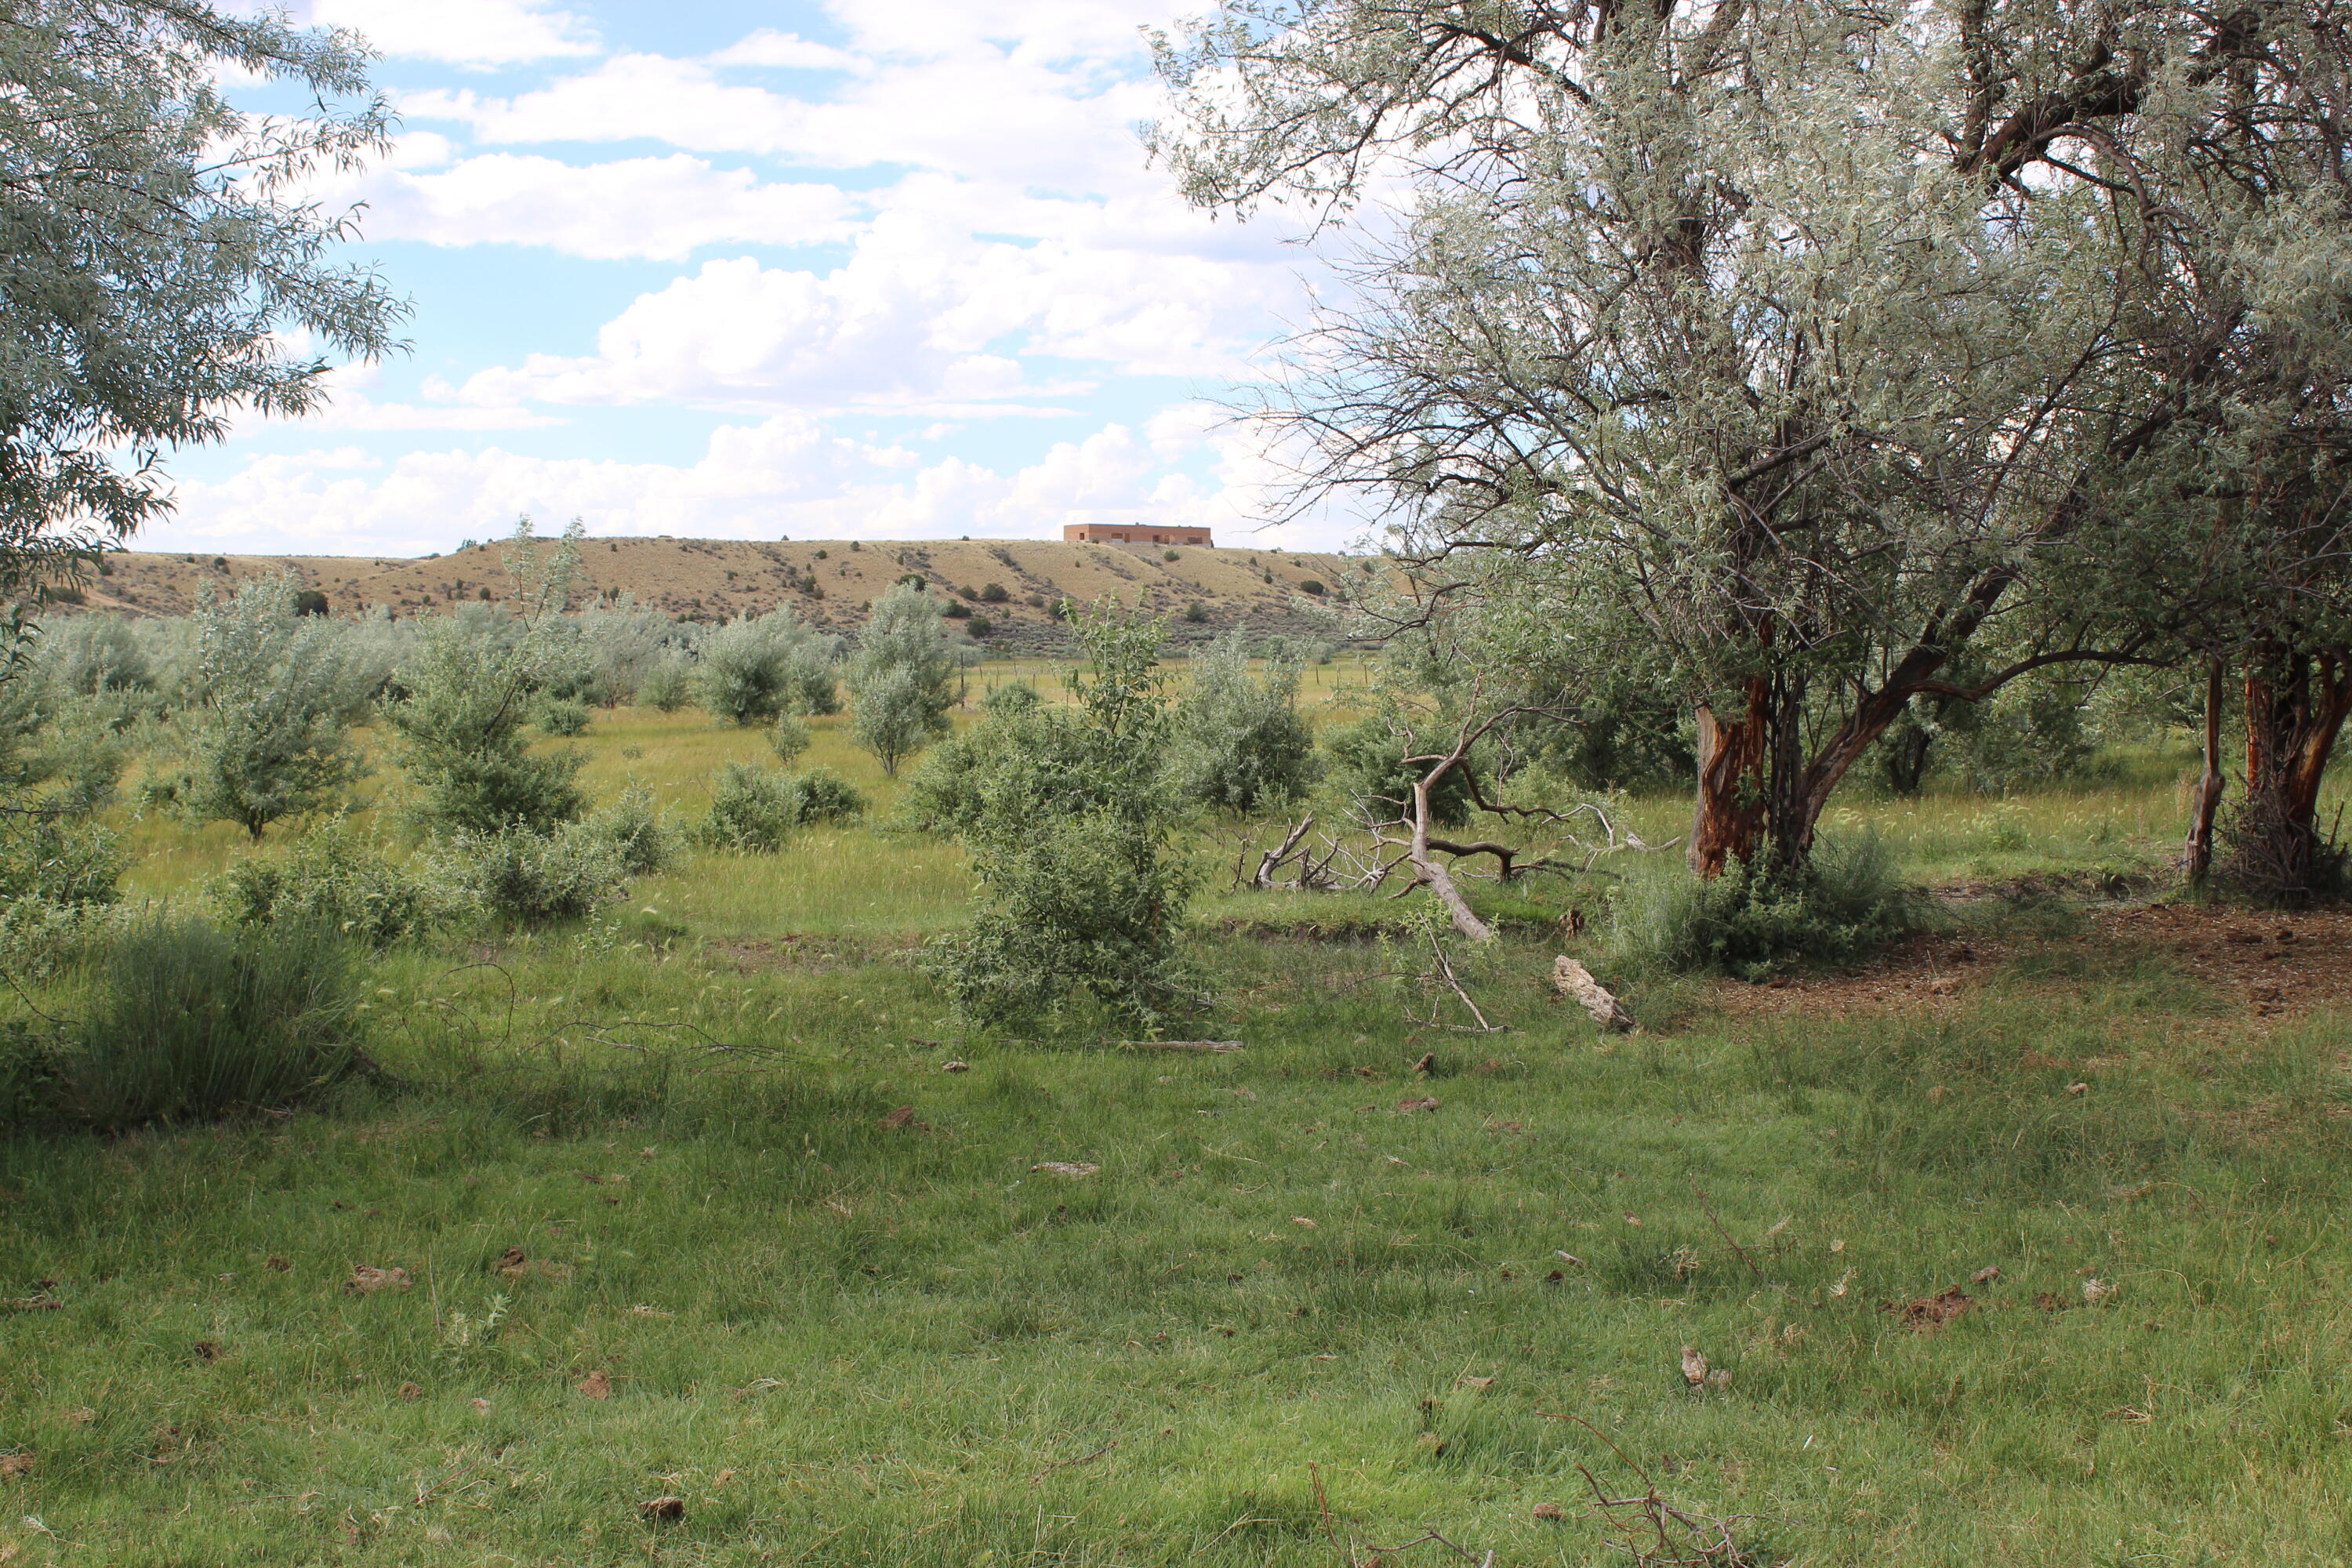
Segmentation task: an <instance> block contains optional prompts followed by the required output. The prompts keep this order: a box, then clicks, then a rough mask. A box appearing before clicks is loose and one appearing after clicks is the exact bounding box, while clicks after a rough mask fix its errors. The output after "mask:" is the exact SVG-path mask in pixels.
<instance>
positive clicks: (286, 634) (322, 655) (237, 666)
mask: <svg viewBox="0 0 2352 1568" xmlns="http://www.w3.org/2000/svg"><path fill="white" fill-rule="evenodd" d="M193 618H194V623H195V633H196V649H195V656H196V657H195V668H194V670H193V671H192V672H191V674H190V677H189V680H188V687H187V695H188V697H189V699H190V701H189V705H188V708H187V710H186V711H185V712H184V714H183V715H182V718H181V727H182V730H183V732H184V740H185V748H186V761H187V769H186V775H185V778H184V782H182V783H181V784H179V786H178V787H177V789H176V790H175V791H174V792H173V798H174V802H175V804H176V805H178V807H179V809H180V810H181V811H182V812H184V813H185V814H186V815H187V816H189V817H190V818H192V819H193V820H194V821H197V822H212V821H227V822H234V823H236V825H237V826H240V827H242V828H244V829H245V830H246V832H247V835H248V836H249V837H253V838H259V837H261V836H262V834H263V833H264V832H265V831H266V830H267V829H268V826H269V825H270V824H271V823H273V822H275V821H277V820H278V818H280V817H283V816H299V815H301V814H303V813H306V812H313V811H317V810H319V809H320V807H322V806H326V805H331V804H332V803H333V802H334V801H335V800H336V799H337V798H338V797H339V796H340V795H341V793H342V792H343V790H344V789H345V788H347V787H348V786H349V785H350V784H352V781H353V780H354V779H356V778H358V777H359V776H360V774H361V773H362V763H361V761H360V756H359V753H358V752H357V751H356V750H355V749H354V748H353V747H352V742H351V725H352V715H351V713H350V711H349V709H348V704H347V703H346V701H345V692H346V689H347V688H348V686H349V683H350V670H349V668H348V667H349V663H350V660H349V657H348V652H347V649H346V647H345V646H344V638H343V637H342V634H341V628H339V627H338V626H335V625H334V624H333V623H332V622H330V621H326V620H322V619H320V618H319V617H317V616H305V615H303V614H301V613H300V612H299V610H298V609H297V608H296V607H295V588H294V580H293V578H292V577H291V576H289V575H285V574H280V575H278V576H277V577H274V578H269V579H265V580H263V581H259V582H254V583H247V584H245V585H244V586H242V587H240V588H239V589H238V590H237V591H236V595H235V596H234V597H232V598H230V599H229V600H227V601H226V603H222V602H216V601H214V600H212V599H210V598H209V597H207V598H206V599H205V602H204V603H202V604H201V605H198V607H197V610H196V613H195V616H194V617H193Z"/></svg>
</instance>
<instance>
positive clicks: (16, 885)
mask: <svg viewBox="0 0 2352 1568" xmlns="http://www.w3.org/2000/svg"><path fill="white" fill-rule="evenodd" d="M130 863H131V857H130V854H129V853H128V852H127V851H126V850H125V849H124V848H123V847H122V840H121V836H119V835H118V834H116V833H114V832H112V831H111V830H110V829H108V828H105V827H101V826H99V825H98V824H97V823H94V822H90V821H88V820H86V819H84V818H80V817H75V816H57V815H51V814H48V813H44V812H36V813H33V814H31V815H25V816H18V815H16V814H13V813H11V814H9V815H7V816H5V817H0V901H6V902H12V903H13V902H15V901H16V900H36V901H38V902H41V903H45V904H54V905H59V906H62V907H65V908H68V909H73V908H79V907H81V906H84V905H89V904H110V903H112V902H114V901H115V900H117V899H119V898H121V896H122V889H121V882H122V871H123V868H124V867H126V866H128V865H129V864H130Z"/></svg>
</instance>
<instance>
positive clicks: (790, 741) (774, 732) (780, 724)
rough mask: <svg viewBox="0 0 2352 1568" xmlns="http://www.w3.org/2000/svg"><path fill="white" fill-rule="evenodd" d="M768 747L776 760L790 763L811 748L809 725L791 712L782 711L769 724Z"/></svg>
mask: <svg viewBox="0 0 2352 1568" xmlns="http://www.w3.org/2000/svg"><path fill="white" fill-rule="evenodd" d="M768 749H769V750H770V751H772V752H775V753H776V760H777V761H778V762H781V763H790V762H792V761H793V760H794V759H795V758H797V757H798V756H799V755H800V754H801V753H802V752H805V751H807V750H808V749H809V727H808V726H807V725H806V724H803V723H802V722H801V721H799V720H798V719H795V718H793V716H792V715H791V714H789V713H780V714H778V715H777V716H776V721H775V722H774V723H772V724H771V725H769V726H768Z"/></svg>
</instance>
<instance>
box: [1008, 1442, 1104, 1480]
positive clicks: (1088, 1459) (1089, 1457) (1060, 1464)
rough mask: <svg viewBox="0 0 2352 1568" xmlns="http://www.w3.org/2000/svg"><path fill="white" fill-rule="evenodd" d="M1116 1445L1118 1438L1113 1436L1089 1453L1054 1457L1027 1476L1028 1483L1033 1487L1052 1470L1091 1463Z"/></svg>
mask: <svg viewBox="0 0 2352 1568" xmlns="http://www.w3.org/2000/svg"><path fill="white" fill-rule="evenodd" d="M1116 1447H1118V1438H1116V1437H1113V1438H1112V1439H1111V1440H1110V1441H1108V1442H1107V1443H1105V1444H1104V1445H1103V1446H1102V1447H1099V1448H1097V1449H1096V1450H1095V1451H1094V1452H1093V1453H1091V1454H1080V1455H1079V1456H1078V1457H1077V1458H1075V1459H1055V1460H1054V1461H1053V1462H1052V1463H1051V1464H1048V1465H1047V1466H1046V1467H1045V1468H1044V1469H1041V1470H1039V1471H1038V1472H1037V1473H1036V1474H1035V1475H1034V1476H1031V1477H1030V1478H1029V1484H1030V1485H1031V1486H1033V1487H1034V1486H1035V1485H1036V1484H1037V1483H1038V1482H1039V1481H1042V1480H1044V1479H1045V1478H1046V1477H1047V1476H1048V1475H1050V1474H1052V1473H1053V1472H1054V1471H1055V1470H1061V1469H1067V1468H1069V1467H1070V1466H1072V1465H1091V1464H1093V1463H1094V1462H1095V1461H1096V1460H1097V1459H1099V1458H1102V1457H1103V1456H1104V1455H1105V1454H1108V1453H1109V1452H1110V1451H1111V1450H1112V1449H1113V1448H1116Z"/></svg>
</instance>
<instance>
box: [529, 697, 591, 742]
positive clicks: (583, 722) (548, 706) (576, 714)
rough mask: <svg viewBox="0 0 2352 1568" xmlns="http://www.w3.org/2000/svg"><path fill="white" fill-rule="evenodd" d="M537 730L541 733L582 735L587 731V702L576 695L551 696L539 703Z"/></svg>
mask: <svg viewBox="0 0 2352 1568" xmlns="http://www.w3.org/2000/svg"><path fill="white" fill-rule="evenodd" d="M539 731H540V733H541V734H542V735H562V736H571V735H584V734H586V733H587V732H588V704H587V703H585V702H583V701H582V700H580V699H579V698H577V697H551V698H549V699H548V700H546V701H544V702H542V703H541V704H540V705H539Z"/></svg>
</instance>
